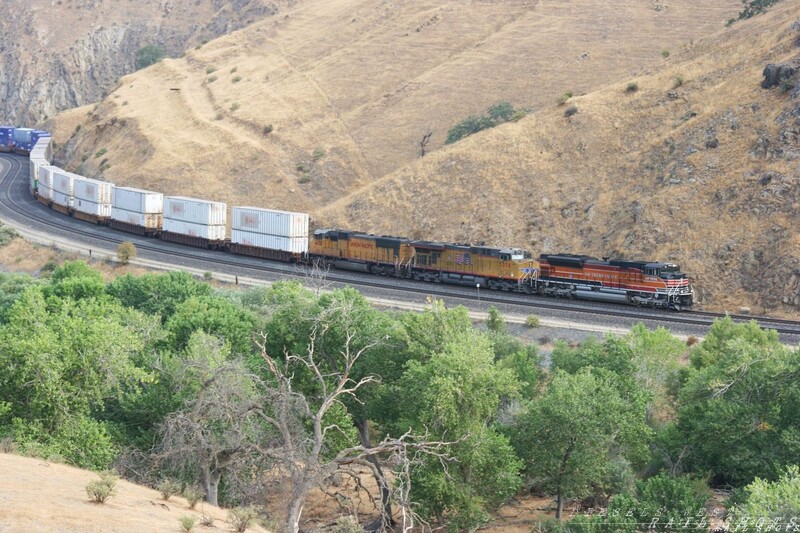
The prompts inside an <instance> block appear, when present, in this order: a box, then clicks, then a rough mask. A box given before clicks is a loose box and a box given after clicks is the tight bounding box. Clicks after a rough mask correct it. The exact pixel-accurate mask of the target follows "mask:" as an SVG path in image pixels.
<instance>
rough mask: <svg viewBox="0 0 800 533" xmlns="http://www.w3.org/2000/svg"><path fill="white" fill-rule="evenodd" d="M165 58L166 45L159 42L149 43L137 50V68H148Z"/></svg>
mask: <svg viewBox="0 0 800 533" xmlns="http://www.w3.org/2000/svg"><path fill="white" fill-rule="evenodd" d="M162 59H164V47H162V46H161V45H159V44H148V45H147V46H144V47H142V48H140V49H139V50H138V51H137V52H136V69H137V70H138V69H143V68H147V67H149V66H150V65H154V64H155V63H158V62H159V61H161V60H162Z"/></svg>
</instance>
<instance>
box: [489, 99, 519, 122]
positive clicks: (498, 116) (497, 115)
mask: <svg viewBox="0 0 800 533" xmlns="http://www.w3.org/2000/svg"><path fill="white" fill-rule="evenodd" d="M488 113H489V116H490V117H491V118H492V120H494V122H495V124H500V123H503V122H508V121H509V120H511V118H512V117H513V116H514V106H513V105H511V103H510V102H507V101H505V100H502V101H500V102H497V103H496V104H494V105H493V106H492V107H490V108H489V110H488Z"/></svg>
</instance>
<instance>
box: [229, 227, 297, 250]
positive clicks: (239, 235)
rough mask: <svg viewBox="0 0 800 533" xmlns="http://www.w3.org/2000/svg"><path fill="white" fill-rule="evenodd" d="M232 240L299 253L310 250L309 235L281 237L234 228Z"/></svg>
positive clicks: (258, 246)
mask: <svg viewBox="0 0 800 533" xmlns="http://www.w3.org/2000/svg"><path fill="white" fill-rule="evenodd" d="M231 242H233V243H236V244H245V245H247V246H255V247H257V248H266V249H268V250H280V251H282V252H292V253H297V254H302V253H305V252H307V251H308V237H280V236H277V235H265V234H263V233H252V232H249V231H242V230H238V229H234V230H231Z"/></svg>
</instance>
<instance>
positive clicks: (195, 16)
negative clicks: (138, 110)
mask: <svg viewBox="0 0 800 533" xmlns="http://www.w3.org/2000/svg"><path fill="white" fill-rule="evenodd" d="M12 4H13V5H12ZM104 6H105V7H106V8H108V7H109V6H107V5H106V4H105V3H104V2H103V1H102V0H92V1H91V2H82V3H81V2H78V3H77V4H73V3H72V2H63V3H62V2H58V3H54V2H49V1H47V2H44V1H37V0H33V1H31V2H28V3H23V2H16V0H10V1H9V8H8V9H4V13H3V14H4V17H3V19H2V20H0V32H2V35H3V39H2V40H0V116H2V117H4V120H5V121H6V122H8V123H12V124H24V125H33V124H36V123H39V122H41V121H43V120H46V119H47V118H49V117H53V116H55V114H57V113H58V112H60V111H63V110H65V109H70V108H73V107H78V106H82V105H86V104H90V103H93V102H97V101H99V100H101V99H102V97H103V96H104V95H105V94H107V93H108V91H109V90H110V89H111V87H113V85H114V84H115V83H116V82H117V81H118V80H119V78H120V77H122V76H124V75H125V74H129V73H131V72H133V71H134V70H135V58H136V52H137V51H138V50H139V49H140V48H142V47H144V46H147V45H150V44H159V45H161V46H162V47H163V48H164V50H165V52H166V54H167V56H172V57H177V56H180V55H181V54H182V53H183V52H184V50H186V48H187V47H190V46H193V45H195V44H196V43H202V42H204V41H208V40H211V39H214V38H216V37H219V36H221V35H223V34H226V33H229V32H231V31H234V30H236V29H239V28H241V27H243V26H245V25H247V24H252V23H253V22H255V21H257V20H258V19H260V18H263V17H266V16H270V15H274V14H276V13H277V12H278V10H279V7H278V5H277V4H275V3H274V2H266V1H263V0H232V1H225V0H171V1H157V2H156V1H152V0H150V1H147V0H145V1H143V2H139V3H138V5H137V8H136V9H130V10H129V13H126V16H127V18H128V20H120V16H119V15H118V14H117V13H116V12H114V11H113V9H111V10H109V11H105V12H104V11H103V8H104ZM110 7H111V8H113V6H110ZM78 9H80V10H81V11H82V12H83V13H88V12H89V10H91V11H92V16H95V14H97V15H96V16H97V18H96V19H94V20H91V21H87V20H86V18H85V17H79V18H78V20H81V21H82V23H83V24H84V25H85V28H84V29H85V31H83V32H81V28H71V30H73V31H72V35H75V38H74V40H72V41H71V42H67V43H65V42H64V39H63V35H62V32H63V29H61V28H57V27H53V25H54V23H53V22H52V20H53V19H55V20H57V19H58V15H59V13H58V12H59V11H63V12H64V15H65V17H67V16H68V15H72V16H74V13H75V11H76V10H78ZM104 13H105V15H104ZM45 18H49V19H50V20H45ZM106 20H108V21H109V22H110V23H109V24H106V25H104V22H106Z"/></svg>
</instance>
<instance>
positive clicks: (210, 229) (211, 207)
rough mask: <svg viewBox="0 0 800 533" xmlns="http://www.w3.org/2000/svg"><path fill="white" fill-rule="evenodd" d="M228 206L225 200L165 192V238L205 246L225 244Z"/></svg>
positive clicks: (162, 230) (163, 234)
mask: <svg viewBox="0 0 800 533" xmlns="http://www.w3.org/2000/svg"><path fill="white" fill-rule="evenodd" d="M227 210H228V206H227V204H225V203H224V202H211V201H208V200H201V199H199V198H186V197H184V196H165V197H164V217H163V220H162V224H161V238H162V239H163V240H165V241H171V242H177V243H181V244H188V245H191V246H199V247H201V248H215V249H219V248H224V247H225V236H226V234H227V227H226V217H227Z"/></svg>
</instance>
